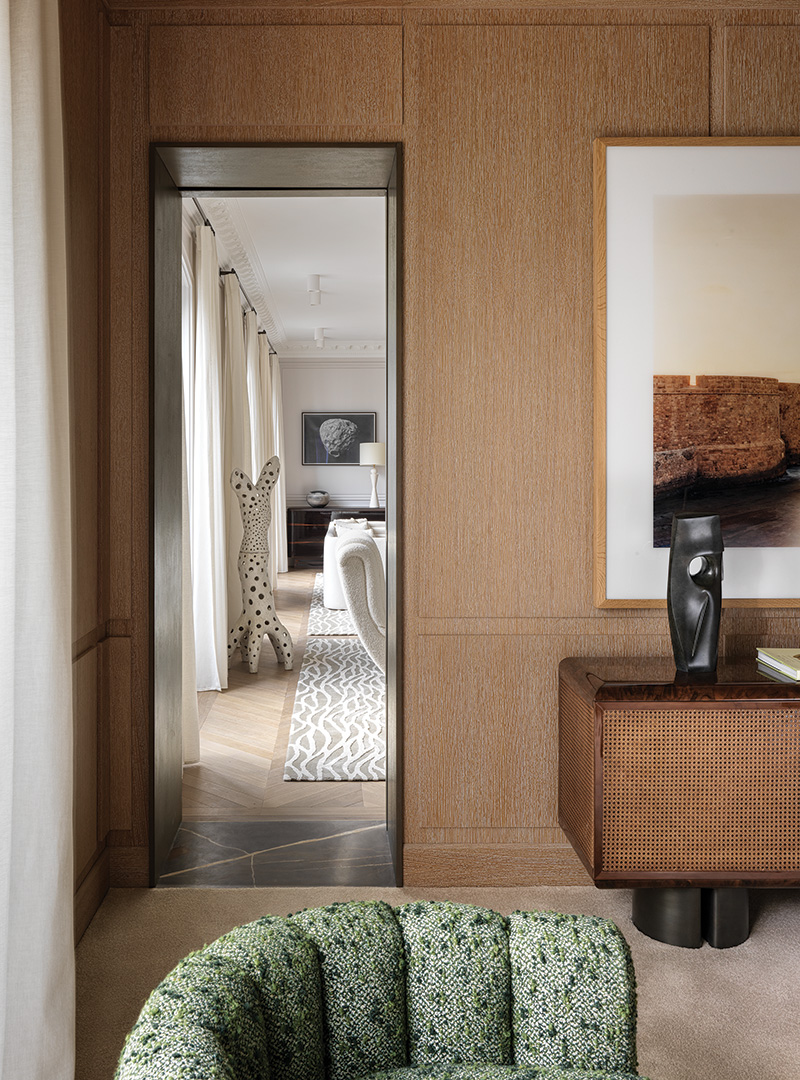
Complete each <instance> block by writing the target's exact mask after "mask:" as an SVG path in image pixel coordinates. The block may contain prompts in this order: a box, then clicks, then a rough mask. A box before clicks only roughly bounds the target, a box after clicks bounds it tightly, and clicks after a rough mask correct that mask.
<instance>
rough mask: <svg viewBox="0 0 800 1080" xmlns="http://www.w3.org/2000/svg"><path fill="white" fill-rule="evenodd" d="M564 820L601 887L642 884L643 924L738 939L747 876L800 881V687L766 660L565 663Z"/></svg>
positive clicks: (638, 896) (756, 881) (659, 931)
mask: <svg viewBox="0 0 800 1080" xmlns="http://www.w3.org/2000/svg"><path fill="white" fill-rule="evenodd" d="M558 819H559V824H560V825H561V828H562V829H563V830H564V832H565V833H566V834H567V837H568V839H569V841H570V843H571V844H572V846H573V847H574V848H575V851H576V852H577V853H578V855H579V856H580V858H581V860H582V862H583V864H584V866H585V867H586V869H587V870H588V872H589V873H590V874H591V876H592V879H593V881H594V883H595V885H597V886H598V887H600V888H608V887H611V888H615V887H616V888H619V887H627V888H633V889H634V890H635V892H634V901H633V909H634V922H635V923H636V925H637V926H638V927H639V929H641V930H643V931H644V932H645V933H649V934H650V936H651V937H657V938H659V940H662V941H669V942H670V943H672V944H677V945H685V946H687V947H697V946H699V945H700V944H702V937H705V938H706V940H708V941H709V943H710V944H712V945H716V946H717V947H721V948H724V947H727V946H728V945H735V944H739V943H740V941H742V940H744V939H745V938H746V937H747V934H748V932H749V931H748V926H747V920H748V914H747V887H748V886H751V887H757V886H762V887H771V888H780V887H793V888H797V887H800V684H798V683H786V682H778V681H774V680H773V679H771V678H770V677H768V676H766V675H763V674H761V673H760V672H759V671H758V669H757V667H756V663H755V658H753V660H752V661H744V662H742V663H740V664H734V663H723V662H720V665H719V667H718V669H717V671H716V672H715V673H714V674H712V675H701V676H693V677H692V676H685V675H680V674H678V673H676V671H675V665H674V663H673V662H672V660H671V659H669V660H667V659H638V658H637V659H631V660H626V659H609V658H603V657H600V658H598V657H590V658H580V659H577V658H571V659H567V660H562V662H561V664H560V666H559V782H558ZM701 893H702V894H703V895H702V896H701ZM715 913H716V914H717V915H719V916H720V917H719V918H718V919H717V920H716V922H717V924H718V925H717V926H716V929H715V925H714V924H715ZM737 939H738V940H737Z"/></svg>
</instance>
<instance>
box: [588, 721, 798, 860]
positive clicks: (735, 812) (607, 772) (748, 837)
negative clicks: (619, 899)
mask: <svg viewBox="0 0 800 1080" xmlns="http://www.w3.org/2000/svg"><path fill="white" fill-rule="evenodd" d="M798 869H800V709H791V710H784V709H781V710H778V709H772V710H769V709H764V710H761V709H753V708H750V709H711V708H708V709H703V708H697V707H694V708H692V709H686V710H678V709H646V710H641V711H633V710H625V709H621V710H616V709H614V710H611V709H609V710H607V711H605V714H604V724H603V870H604V871H610V872H613V871H634V872H635V871H674V872H680V871H691V870H697V871H703V870H705V871H721V872H728V871H730V872H737V871H775V872H779V871H788V870H791V871H797V870H798Z"/></svg>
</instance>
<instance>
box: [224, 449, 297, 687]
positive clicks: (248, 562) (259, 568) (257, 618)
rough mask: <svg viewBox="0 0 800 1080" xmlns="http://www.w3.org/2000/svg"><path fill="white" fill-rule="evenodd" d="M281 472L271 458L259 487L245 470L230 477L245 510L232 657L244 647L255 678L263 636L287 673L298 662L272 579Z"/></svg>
mask: <svg viewBox="0 0 800 1080" xmlns="http://www.w3.org/2000/svg"><path fill="white" fill-rule="evenodd" d="M280 471H281V463H280V460H279V459H278V458H277V457H271V458H270V459H269V461H268V462H267V464H266V465H265V466H264V468H263V469H262V470H261V475H260V476H259V478H258V483H257V484H255V485H253V483H252V481H251V480H250V477H249V476H247V475H246V474H245V473H243V472H242V471H241V469H234V470H233V473H232V474H231V487H232V488H233V490H234V491H235V492H236V495H237V497H238V499H239V509H240V510H241V512H242V524H243V526H244V536H243V537H242V546H241V547H240V548H239V580H240V581H241V583H242V613H241V615H240V616H239V618H238V619H237V620H236V625H235V626H234V627H232V629H231V632H230V634H229V635H228V659H229V660H230V658H231V656H232V655H233V653H234V651H235V650H236V649H240V650H241V653H242V660H246V661H247V665H248V667H249V669H250V671H251V673H252V674H253V675H255V674H256V673H257V672H258V658H259V655H260V654H261V645H262V642H263V640H264V634H267V635H268V636H269V640H270V641H271V642H272V647H273V649H274V650H275V655H276V656H277V658H278V663H279V664H280V663H282V664H283V666H284V667H285V668H286V670H287V671H291V668H292V664H293V659H292V636H291V634H290V633H289V631H288V630H287V629H286V627H285V626H284V625H283V623H282V622H281V621H280V619H279V618H278V616H277V614H276V611H275V600H274V599H273V596H272V588H271V586H270V575H269V525H270V521H271V520H272V507H271V505H270V498H271V496H272V489H273V488H274V487H275V484H276V483H277V482H278V477H279V476H280Z"/></svg>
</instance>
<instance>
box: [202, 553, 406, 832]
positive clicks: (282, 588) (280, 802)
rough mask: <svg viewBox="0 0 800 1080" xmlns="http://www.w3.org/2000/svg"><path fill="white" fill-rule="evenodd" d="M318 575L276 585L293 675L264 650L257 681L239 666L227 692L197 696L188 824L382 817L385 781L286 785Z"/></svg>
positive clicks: (292, 576) (292, 574)
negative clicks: (197, 748)
mask: <svg viewBox="0 0 800 1080" xmlns="http://www.w3.org/2000/svg"><path fill="white" fill-rule="evenodd" d="M316 573H317V571H316V570H314V569H303V570H290V571H289V573H288V574H281V575H280V576H279V578H278V588H277V590H276V593H275V602H276V608H277V611H278V614H279V616H280V618H281V620H282V622H283V623H284V625H285V626H286V627H287V629H288V630H289V632H290V633H291V635H292V638H293V640H294V644H295V663H294V669H293V670H292V671H285V670H284V669H283V667H279V666H278V664H277V661H276V660H275V654H274V653H273V651H272V647H271V646H270V644H269V641H265V642H264V647H263V649H262V652H261V661H260V663H259V671H258V674H257V675H251V674H250V672H249V671H248V670H247V665H246V664H243V663H242V662H241V661H237V662H236V663H234V664H233V665H232V666H231V668H230V669H229V671H228V689H227V690H224V691H222V692H217V691H214V690H211V691H208V692H205V693H201V694H198V703H199V710H200V763H199V764H198V765H187V766H186V767H185V768H184V770H183V820H184V822H188V821H267V820H292V821H315V820H327V819H331V818H335V819H337V820H346V819H353V820H364V821H374V820H375V819H377V818H382V817H383V816H384V813H385V802H386V793H385V788H386V784H385V783H384V781H380V780H373V781H369V782H359V781H334V780H331V781H297V780H294V781H292V780H290V781H285V780H284V779H283V766H284V760H285V758H286V749H287V745H288V742H289V725H290V722H291V717H292V706H293V704H294V694H295V689H296V687H297V679H298V675H299V673H300V667H301V665H302V662H303V654H304V652H305V644H306V629H307V624H308V608H309V604H310V603H311V590H312V588H313V585H314V575H315V574H316Z"/></svg>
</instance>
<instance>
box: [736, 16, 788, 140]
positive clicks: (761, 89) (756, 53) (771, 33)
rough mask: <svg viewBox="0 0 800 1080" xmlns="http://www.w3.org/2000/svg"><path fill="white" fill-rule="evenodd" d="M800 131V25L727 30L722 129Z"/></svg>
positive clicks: (753, 132)
mask: <svg viewBox="0 0 800 1080" xmlns="http://www.w3.org/2000/svg"><path fill="white" fill-rule="evenodd" d="M798 132H800V26H759V27H754V26H736V27H728V28H727V29H726V31H725V134H726V135H797V134H798Z"/></svg>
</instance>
